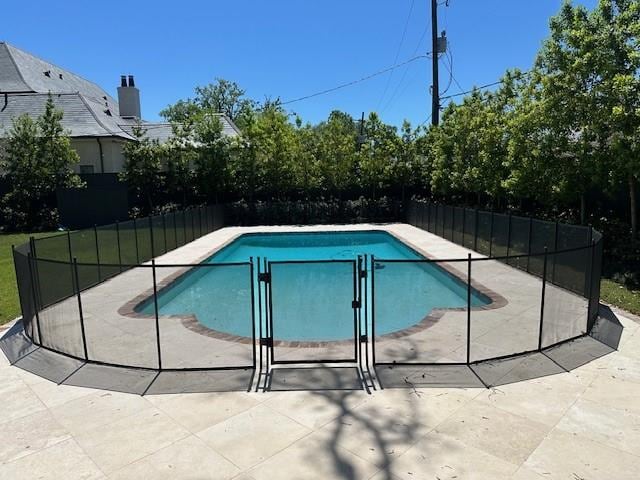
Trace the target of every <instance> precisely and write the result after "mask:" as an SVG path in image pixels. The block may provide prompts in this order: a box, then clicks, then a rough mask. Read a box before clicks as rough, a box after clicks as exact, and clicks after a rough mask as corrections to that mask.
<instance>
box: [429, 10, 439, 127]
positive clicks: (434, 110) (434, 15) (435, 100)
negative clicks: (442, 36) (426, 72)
mask: <svg viewBox="0 0 640 480" xmlns="http://www.w3.org/2000/svg"><path fill="white" fill-rule="evenodd" d="M431 42H432V48H431V65H432V70H433V72H432V73H433V83H432V85H431V124H432V125H438V124H439V123H440V85H439V82H438V0H431Z"/></svg>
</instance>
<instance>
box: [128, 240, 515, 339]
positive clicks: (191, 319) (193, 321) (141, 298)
mask: <svg viewBox="0 0 640 480" xmlns="http://www.w3.org/2000/svg"><path fill="white" fill-rule="evenodd" d="M367 231H368V232H383V233H386V234H388V235H390V236H391V237H393V238H394V239H395V240H397V241H399V242H400V243H402V244H403V245H404V246H405V247H407V248H409V249H411V250H413V251H414V252H415V253H417V254H419V255H421V256H423V257H424V258H425V259H426V260H431V261H432V262H433V263H435V264H436V265H437V267H438V268H441V269H442V270H443V271H444V272H445V273H446V274H448V275H449V276H451V277H452V278H453V279H454V280H455V281H457V282H460V283H462V284H464V285H466V284H467V282H466V281H465V280H463V279H462V278H461V277H460V272H459V271H457V270H456V269H454V268H453V267H451V266H450V265H448V264H446V263H444V262H443V263H440V262H441V261H440V260H438V259H437V258H435V257H434V256H432V255H431V254H429V253H427V252H425V251H424V250H423V249H422V248H420V247H417V246H416V245H414V244H413V243H412V242H410V241H409V240H406V239H404V238H402V237H400V236H398V235H397V234H396V232H391V231H389V230H386V229H384V228H378V229H370V230H357V232H367ZM292 233H293V234H295V233H307V232H295V231H283V232H277V234H292ZM313 233H316V232H313ZM324 233H328V234H335V233H354V231H351V230H335V231H332V230H328V231H325V232H324ZM251 234H260V232H245V233H242V232H239V233H237V234H234V235H232V236H231V237H230V238H229V239H227V240H226V241H223V242H222V243H221V244H220V245H219V246H218V247H216V248H214V249H213V250H211V251H209V252H208V253H206V254H205V255H201V256H199V257H197V258H196V260H195V262H194V263H193V265H190V266H188V267H187V266H184V267H180V268H179V269H178V270H177V271H175V272H173V273H171V274H170V275H168V276H167V277H165V278H164V279H162V280H161V281H159V282H157V283H156V289H155V290H156V294H160V293H162V292H163V291H164V290H167V289H168V288H170V287H171V286H173V284H174V283H175V282H176V281H178V280H179V279H180V278H181V277H183V276H185V275H188V274H189V273H190V272H191V271H192V270H193V269H194V268H198V264H200V263H202V262H203V261H204V260H207V259H208V258H211V257H212V256H213V255H215V254H216V253H218V252H220V251H221V250H222V249H224V248H226V247H227V246H229V245H230V244H231V243H233V242H235V241H236V240H237V239H238V238H240V237H242V236H244V235H251ZM377 260H379V261H381V262H383V261H384V259H377ZM377 260H376V259H375V257H374V261H377ZM354 261H355V260H354ZM409 263H410V262H409ZM247 264H248V263H247ZM219 265H224V264H219ZM157 267H160V268H163V266H162V265H157ZM164 268H166V267H164ZM204 268H207V267H204ZM212 268H215V267H212ZM251 281H253V279H252V280H251ZM471 288H473V289H474V290H476V291H477V292H479V293H480V294H482V295H484V296H486V297H487V298H488V299H489V300H490V301H491V303H488V304H487V305H479V306H474V307H471V309H470V311H486V310H496V309H499V308H503V307H505V306H506V305H508V303H509V302H508V300H507V299H506V298H505V297H503V296H502V295H500V294H499V293H497V292H495V291H494V290H492V289H490V288H488V287H486V286H485V285H483V284H482V283H480V282H477V281H474V280H473V279H472V281H471ZM153 295H154V288H153V287H151V288H149V289H147V290H145V291H143V292H142V293H140V294H138V295H136V296H135V297H134V298H133V299H131V300H129V301H128V302H126V303H125V304H124V305H122V306H121V307H120V308H118V310H117V311H118V314H119V315H122V316H125V317H130V318H139V319H149V318H155V314H151V315H149V314H144V313H140V312H137V311H136V308H138V307H139V306H140V305H141V304H143V303H145V302H148V301H149V299H150V298H151V297H153ZM467 310H468V309H467V307H466V306H465V307H451V308H434V309H432V310H431V311H430V312H429V314H428V315H426V316H425V317H424V318H423V319H422V320H420V321H419V322H418V323H416V324H414V325H411V326H410V327H407V328H404V329H402V330H398V331H395V332H390V333H385V334H382V335H375V338H376V339H382V340H392V339H397V338H403V337H407V336H410V335H415V334H416V333H419V332H421V331H424V330H426V329H428V328H429V327H430V326H432V325H434V324H435V323H436V322H438V320H440V319H441V318H442V317H443V316H444V315H445V314H446V313H447V312H466V311H467ZM158 319H173V320H177V321H180V322H181V323H182V325H183V326H184V327H185V328H187V329H189V330H191V331H193V332H194V333H198V334H200V335H204V336H207V337H210V338H215V339H218V340H224V341H228V342H233V343H240V344H252V343H254V342H255V333H254V335H253V336H251V337H247V336H241V335H235V334H230V333H225V332H221V331H219V330H215V329H212V328H209V327H206V326H205V325H204V324H202V323H201V322H199V321H198V318H197V316H196V315H194V314H188V315H158ZM252 323H253V325H252V329H253V331H254V332H255V327H256V326H257V323H256V322H252ZM357 340H358V339H357V338H355V335H354V338H353V339H346V340H326V341H295V340H274V341H273V346H274V347H275V346H278V347H285V348H322V347H328V346H342V345H353V344H354V343H357Z"/></svg>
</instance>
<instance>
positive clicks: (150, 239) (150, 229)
mask: <svg viewBox="0 0 640 480" xmlns="http://www.w3.org/2000/svg"><path fill="white" fill-rule="evenodd" d="M147 219H148V220H149V243H151V258H156V249H155V246H154V245H153V244H154V241H153V222H152V221H151V215H149V216H148V217H147Z"/></svg>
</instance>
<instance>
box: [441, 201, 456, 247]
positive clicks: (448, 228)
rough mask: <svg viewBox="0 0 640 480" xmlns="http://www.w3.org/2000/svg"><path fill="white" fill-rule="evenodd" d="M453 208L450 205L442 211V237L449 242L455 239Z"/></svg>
mask: <svg viewBox="0 0 640 480" xmlns="http://www.w3.org/2000/svg"><path fill="white" fill-rule="evenodd" d="M453 211H454V210H453V207H450V206H448V205H446V206H444V207H443V209H442V214H443V215H444V218H443V219H442V228H443V232H442V237H443V238H446V239H447V240H452V239H453Z"/></svg>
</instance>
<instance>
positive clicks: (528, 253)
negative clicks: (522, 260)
mask: <svg viewBox="0 0 640 480" xmlns="http://www.w3.org/2000/svg"><path fill="white" fill-rule="evenodd" d="M532 238H533V218H532V217H529V234H528V239H527V273H531V269H530V265H531V239H532Z"/></svg>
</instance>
